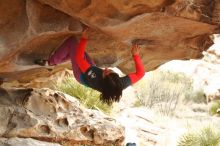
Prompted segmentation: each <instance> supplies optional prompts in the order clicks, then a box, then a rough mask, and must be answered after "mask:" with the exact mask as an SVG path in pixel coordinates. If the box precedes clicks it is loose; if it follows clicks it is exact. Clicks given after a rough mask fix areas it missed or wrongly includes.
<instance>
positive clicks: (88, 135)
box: [0, 88, 124, 146]
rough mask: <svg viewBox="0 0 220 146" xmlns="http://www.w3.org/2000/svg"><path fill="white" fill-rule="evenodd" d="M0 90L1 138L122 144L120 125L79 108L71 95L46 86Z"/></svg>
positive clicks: (122, 134) (66, 144)
mask: <svg viewBox="0 0 220 146" xmlns="http://www.w3.org/2000/svg"><path fill="white" fill-rule="evenodd" d="M0 93H1V98H0V120H1V121H0V135H1V137H5V138H12V137H22V138H34V139H37V140H40V141H46V142H53V143H54V142H55V143H60V144H63V145H65V146H69V145H75V144H81V145H83V144H87V145H97V146H98V145H106V146H108V145H112V144H113V145H122V143H123V140H124V128H123V127H122V126H121V125H120V124H118V123H117V122H116V121H114V120H112V119H111V118H108V117H107V116H105V115H103V114H101V113H99V112H95V111H91V110H87V109H85V108H83V107H82V106H81V105H80V104H79V102H78V100H76V99H75V98H73V97H70V96H68V95H64V94H63V93H60V92H56V91H52V90H50V89H46V88H44V89H7V90H3V89H2V91H1V92H0Z"/></svg>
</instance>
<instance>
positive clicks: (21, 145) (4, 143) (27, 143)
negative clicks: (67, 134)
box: [0, 138, 61, 146]
mask: <svg viewBox="0 0 220 146" xmlns="http://www.w3.org/2000/svg"><path fill="white" fill-rule="evenodd" d="M0 145H1V146H61V145H60V144H55V143H49V142H43V141H39V140H34V139H31V138H9V139H6V138H0Z"/></svg>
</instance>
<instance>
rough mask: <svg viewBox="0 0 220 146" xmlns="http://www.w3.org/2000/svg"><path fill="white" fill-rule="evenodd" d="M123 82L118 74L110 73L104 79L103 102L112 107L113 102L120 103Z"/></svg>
mask: <svg viewBox="0 0 220 146" xmlns="http://www.w3.org/2000/svg"><path fill="white" fill-rule="evenodd" d="M122 90H123V87H122V82H121V80H120V77H119V75H118V74H117V73H110V74H109V75H107V76H105V77H104V78H103V82H102V92H101V97H100V99H101V101H102V102H104V103H107V104H108V105H111V104H112V103H113V102H119V100H120V98H121V96H122Z"/></svg>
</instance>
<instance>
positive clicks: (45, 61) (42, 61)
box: [34, 59, 47, 66]
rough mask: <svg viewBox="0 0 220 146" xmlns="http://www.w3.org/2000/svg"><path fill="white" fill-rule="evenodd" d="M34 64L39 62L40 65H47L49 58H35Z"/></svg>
mask: <svg viewBox="0 0 220 146" xmlns="http://www.w3.org/2000/svg"><path fill="white" fill-rule="evenodd" d="M34 64H37V65H40V66H45V65H46V64H47V60H44V59H36V60H34Z"/></svg>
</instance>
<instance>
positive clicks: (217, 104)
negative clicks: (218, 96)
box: [209, 100, 220, 116]
mask: <svg viewBox="0 0 220 146" xmlns="http://www.w3.org/2000/svg"><path fill="white" fill-rule="evenodd" d="M209 114H210V115H218V116H220V100H216V101H212V103H211V106H210V108H209Z"/></svg>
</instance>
